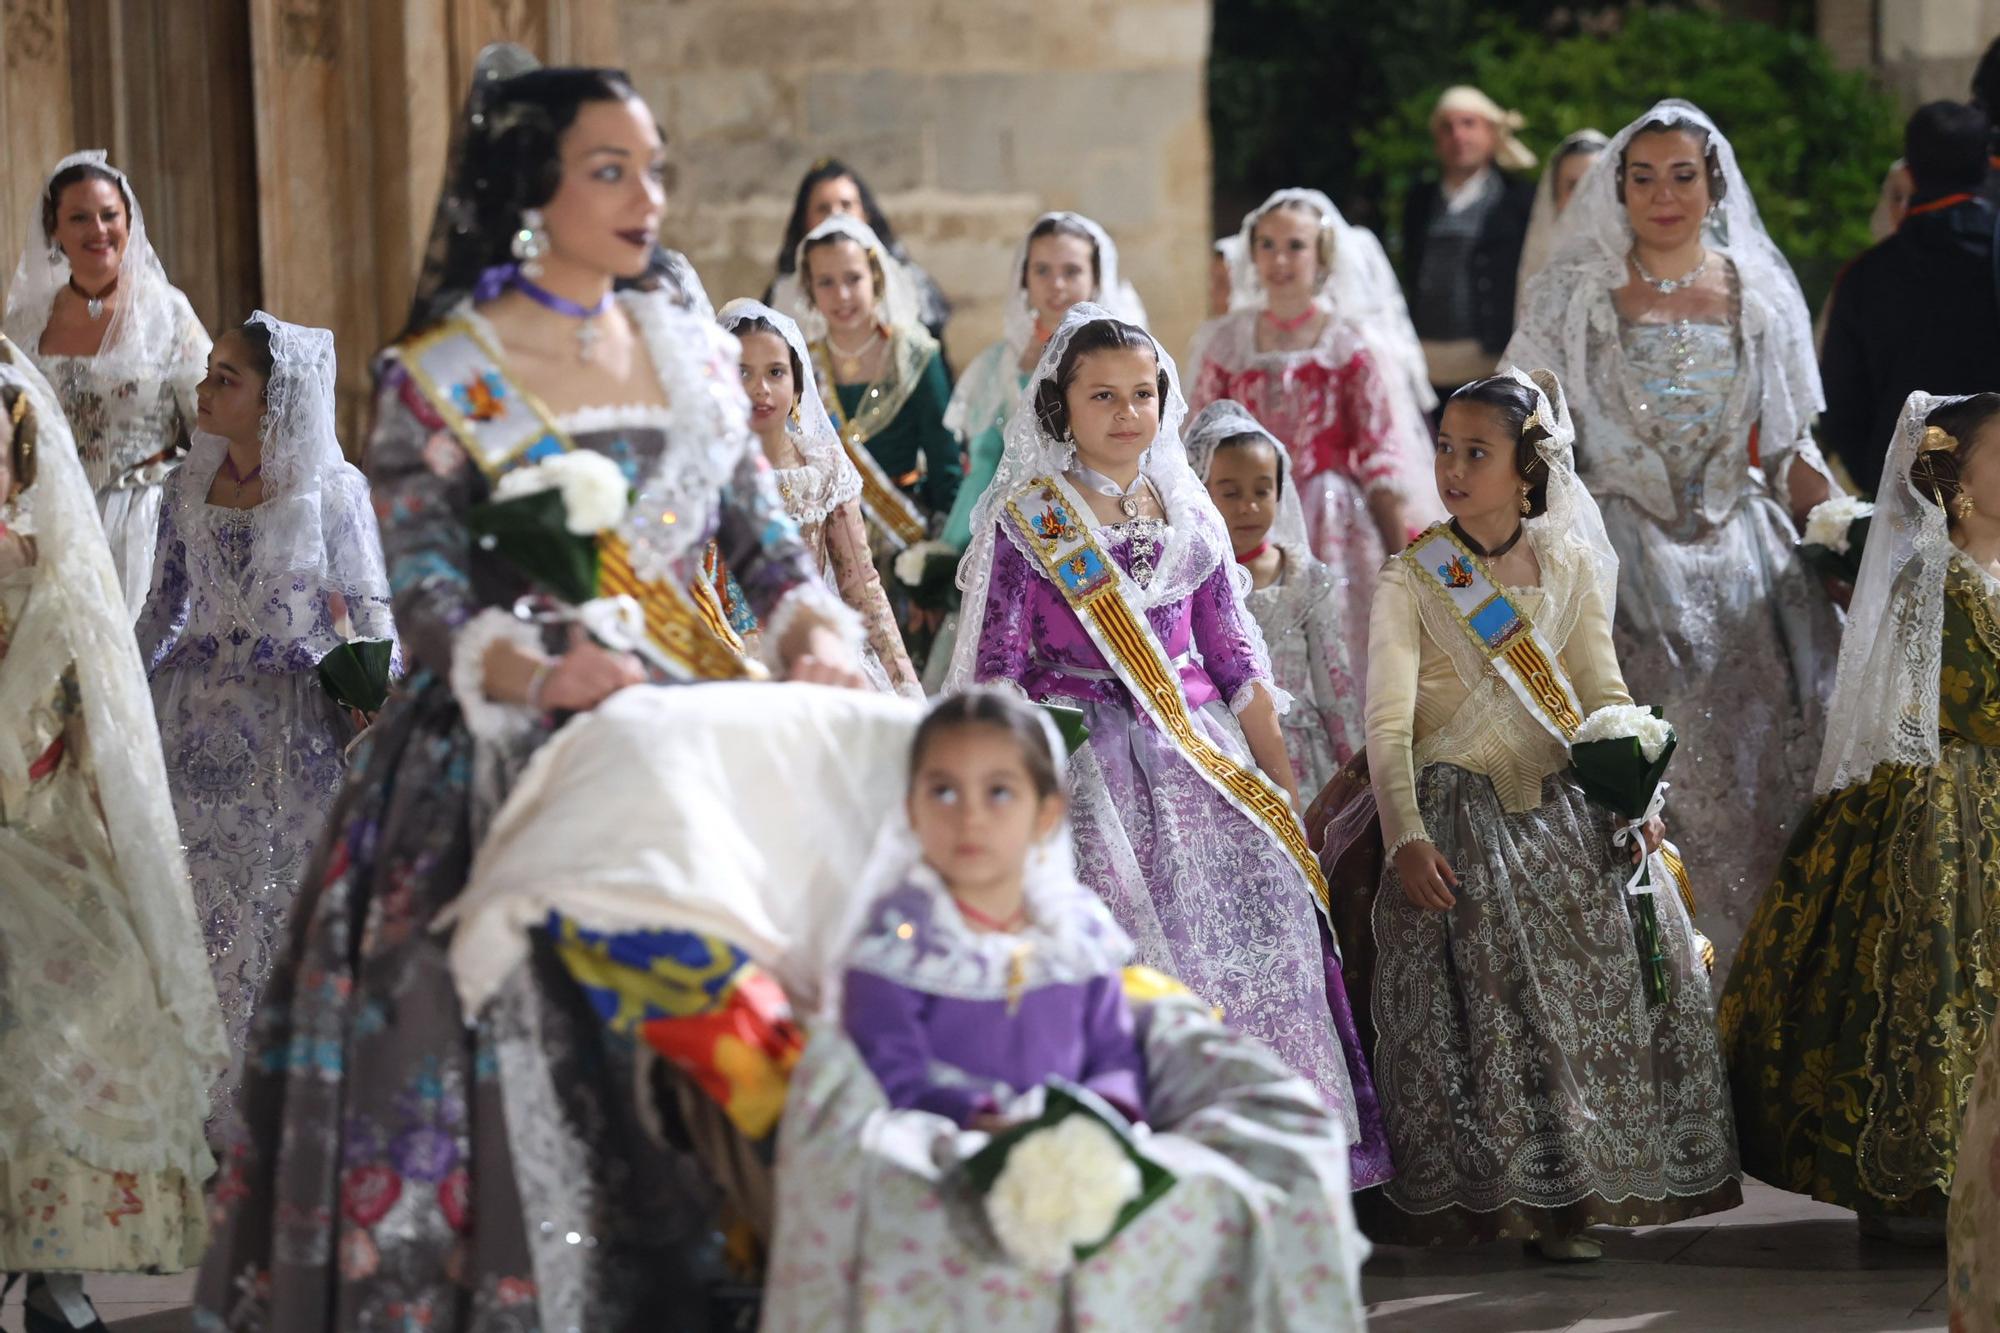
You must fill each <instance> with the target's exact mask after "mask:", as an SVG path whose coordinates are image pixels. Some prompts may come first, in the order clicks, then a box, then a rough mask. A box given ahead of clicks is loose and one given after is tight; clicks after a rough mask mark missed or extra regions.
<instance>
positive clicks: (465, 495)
mask: <svg viewBox="0 0 2000 1333" xmlns="http://www.w3.org/2000/svg"><path fill="white" fill-rule="evenodd" d="M374 420H375V429H374V433H373V434H371V435H370V436H369V439H368V484H369V488H370V491H371V492H372V495H373V498H374V506H375V518H376V522H377V526H378V527H379V529H380V531H381V539H382V557H383V562H384V564H385V566H386V568H387V570H388V575H389V590H390V595H391V598H392V602H393V605H394V616H395V624H396V628H397V631H398V633H399V636H400V638H401V641H402V647H403V652H404V656H405V659H406V661H414V663H415V664H416V665H420V666H424V667H428V668H429V669H431V670H432V671H434V672H436V673H437V674H438V675H440V676H443V677H446V678H450V677H451V675H452V643H453V640H454V639H455V638H456V636H457V634H458V632H459V630H460V628H461V627H463V626H464V625H465V624H466V622H467V621H469V620H471V619H472V617H473V615H474V614H475V613H476V612H477V611H478V610H479V599H478V597H477V595H476V594H475V593H474V591H473V582H472V569H471V565H472V536H471V533H470V532H469V530H468V529H467V527H466V522H465V519H466V514H467V513H468V512H469V511H470V510H471V508H472V506H473V505H474V504H476V503H478V501H479V500H480V499H481V498H482V497H483V496H484V495H485V492H486V482H485V480H484V478H483V477H481V475H480V473H479V469H478V468H476V467H474V466H473V463H472V459H471V458H470V457H469V456H468V455H467V454H466V452H465V450H464V448H463V447H462V446H461V445H460V444H459V443H458V441H457V440H456V439H455V438H454V437H453V436H452V434H451V432H450V431H449V430H448V429H446V427H445V424H444V422H443V420H442V419H441V418H439V417H438V416H437V415H436V413H434V412H433V411H432V410H431V408H430V406H429V405H428V404H427V403H425V402H424V401H423V398H422V397H421V395H420V394H419V393H418V390H417V387H416V385H415V384H414V383H413V382H412V381H411V379H410V377H409V374H408V373H407V372H406V371H405V370H404V369H403V368H402V366H401V365H399V364H398V363H396V362H395V361H394V360H389V361H385V362H384V363H383V365H382V367H381V369H380V371H379V372H378V377H377V382H376V392H375V416H374Z"/></svg>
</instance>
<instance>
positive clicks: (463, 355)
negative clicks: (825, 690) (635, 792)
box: [402, 319, 766, 681]
mask: <svg viewBox="0 0 2000 1333" xmlns="http://www.w3.org/2000/svg"><path fill="white" fill-rule="evenodd" d="M402 362H403V366H404V368H405V369H407V370H408V371H409V373H410V380H411V382H412V383H413V384H415V385H416V386H417V390H418V392H420V393H422V394H423V396H424V401H425V402H427V403H428V404H430V407H431V410H432V411H434V412H436V413H437V414H438V416H440V417H441V418H443V419H444V423H445V425H446V427H447V428H449V429H450V431H451V433H452V437H453V438H454V439H456V440H457V441H458V443H459V444H460V445H461V446H462V447H463V448H464V449H465V452H466V453H467V454H468V455H470V456H471V458H472V461H473V462H474V463H475V464H477V465H478V467H479V470H480V471H481V472H484V473H485V474H486V476H487V478H488V479H489V480H491V479H494V478H497V477H499V476H500V475H501V474H502V473H505V472H508V471H510V470H512V469H513V468H515V467H518V466H520V465H521V464H522V463H523V462H527V463H538V462H540V461H541V460H543V459H545V458H548V457H551V456H553V455H555V454H561V453H568V452H569V451H570V450H571V449H573V448H574V447H575V445H574V443H573V442H572V441H571V440H570V438H569V436H568V435H567V434H565V433H564V431H563V429H562V427H560V426H559V425H557V424H556V419H555V417H554V416H552V415H551V414H550V412H549V410H548V408H546V407H544V406H543V405H542V402H541V400H540V399H538V398H536V397H535V396H534V395H533V394H531V393H529V392H528V391H527V390H526V389H525V388H522V387H521V386H520V385H518V384H516V383H515V382H514V381H513V380H511V379H509V378H508V376H507V372H506V371H505V370H504V369H503V368H502V367H501V363H500V358H499V356H498V354H497V353H496V352H495V351H494V349H493V348H492V347H490V346H488V345H487V343H486V340H485V339H484V338H482V337H481V336H480V335H479V333H478V331H477V330H476V329H474V328H473V327H472V325H471V324H469V323H467V322H466V321H464V320H457V319H452V320H446V321H445V322H444V323H443V324H441V325H439V326H438V327H437V328H435V329H432V330H431V331H429V332H427V333H424V334H421V335H419V336H418V337H416V338H413V339H411V340H410V341H409V342H407V343H405V344H403V346H402ZM597 582H598V588H599V590H600V591H601V592H603V593H604V595H606V596H619V595H624V596H629V597H631V598H632V599H633V600H635V601H636V602H638V604H639V609H640V611H641V612H642V613H643V618H644V621H645V626H646V639H647V642H646V644H645V645H643V646H644V647H645V648H646V649H647V650H648V651H647V652H646V654H645V655H646V656H647V657H649V658H651V659H652V660H653V661H654V662H655V664H656V665H658V666H659V667H661V668H662V669H663V670H665V671H666V672H667V673H668V674H669V675H671V676H673V677H674V678H675V679H677V680H682V681H692V680H741V679H744V678H746V677H747V678H752V679H756V678H762V677H763V676H764V675H765V674H766V673H765V671H764V669H763V667H762V666H761V665H760V664H759V663H756V662H753V661H750V660H747V659H746V658H745V657H744V656H743V652H742V648H743V644H742V641H741V640H740V639H738V638H737V637H736V636H735V634H734V633H732V632H730V631H729V625H728V621H727V620H725V619H724V618H723V616H722V609H721V607H720V606H717V605H715V604H714V603H715V594H714V590H713V589H711V588H709V587H708V585H707V583H706V582H705V581H704V580H701V579H695V580H693V581H692V582H691V585H690V587H686V588H683V587H681V586H680V585H679V584H677V583H675V582H673V581H672V580H660V581H648V580H642V579H640V578H639V576H638V575H637V573H635V572H634V570H633V568H632V554H631V548H630V547H629V546H628V545H627V543H626V540H625V538H624V536H623V535H622V534H619V533H615V532H606V533H600V534H598V538H597Z"/></svg>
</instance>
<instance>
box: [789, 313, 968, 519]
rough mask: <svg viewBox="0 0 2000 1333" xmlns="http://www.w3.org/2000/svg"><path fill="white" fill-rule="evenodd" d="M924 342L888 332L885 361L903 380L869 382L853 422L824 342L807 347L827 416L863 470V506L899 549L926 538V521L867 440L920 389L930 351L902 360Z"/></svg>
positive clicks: (857, 467)
mask: <svg viewBox="0 0 2000 1333" xmlns="http://www.w3.org/2000/svg"><path fill="white" fill-rule="evenodd" d="M924 341H925V342H929V343H930V348H929V350H930V351H932V352H934V351H935V350H936V347H937V344H936V343H935V342H933V341H931V339H930V337H929V335H928V334H926V335H925V336H924ZM921 346H922V345H921V344H919V343H913V342H911V341H910V335H909V334H907V333H903V332H898V333H895V334H892V335H891V336H890V343H889V352H888V358H887V361H886V362H885V364H886V365H887V366H888V367H889V368H890V369H891V370H896V369H901V370H902V372H903V373H902V375H901V376H900V378H898V379H896V380H893V381H890V382H888V387H887V388H884V387H883V381H881V380H877V381H876V382H875V383H873V384H870V385H869V386H868V393H869V395H870V397H868V398H867V399H865V400H864V401H863V405H862V408H861V411H859V412H857V413H856V414H855V416H854V420H853V421H851V422H850V421H849V420H847V414H846V413H845V412H843V411H842V410H841V406H840V393H839V389H838V386H836V385H835V383H834V379H833V368H832V367H831V366H830V365H828V363H827V359H826V344H825V342H824V340H822V341H820V342H816V343H814V344H813V345H812V347H811V348H810V349H809V350H810V351H811V353H812V359H813V373H814V374H815V375H816V376H818V378H819V384H820V390H821V392H820V398H821V400H822V401H823V402H824V403H825V406H826V412H827V415H828V416H829V417H831V418H832V419H833V428H834V430H835V432H836V433H837V434H838V435H839V436H840V443H841V447H842V448H844V449H846V450H847V457H848V460H849V461H850V462H852V463H853V464H854V470H855V471H856V472H859V473H860V474H861V507H862V509H863V510H864V511H865V512H866V514H867V515H868V517H869V518H871V519H873V520H874V522H875V525H876V526H877V527H878V528H881V529H882V530H883V531H884V532H885V533H887V534H888V535H889V536H890V537H891V538H893V539H894V540H895V541H896V542H897V544H898V545H899V547H904V546H914V545H916V544H917V543H918V542H920V541H922V540H923V539H924V536H925V534H926V532H927V531H928V528H927V527H926V525H925V523H924V516H923V512H922V511H921V510H919V509H918V508H917V506H916V503H915V502H914V501H912V500H911V499H910V497H909V496H907V495H905V494H904V493H903V491H902V488H901V487H899V486H897V485H896V483H895V480H894V479H893V478H892V477H890V476H889V474H888V473H887V472H884V471H883V470H882V465H881V464H880V463H878V462H876V461H875V455H874V454H872V453H870V452H869V450H868V441H869V440H870V439H872V438H874V436H875V434H876V432H877V431H879V430H881V429H882V428H883V427H884V426H886V425H888V424H889V423H890V422H891V421H894V420H895V419H896V413H898V412H900V411H901V410H902V409H903V404H905V403H907V402H908V401H909V400H910V395H911V394H912V393H913V392H915V391H916V387H917V381H918V380H919V379H921V378H922V377H923V373H924V370H925V368H926V367H927V366H929V364H930V357H929V356H928V355H926V356H923V357H921V358H917V359H916V360H915V365H914V366H913V367H912V366H902V365H900V361H901V360H902V359H907V358H906V356H905V353H906V351H907V350H908V349H912V348H916V349H921Z"/></svg>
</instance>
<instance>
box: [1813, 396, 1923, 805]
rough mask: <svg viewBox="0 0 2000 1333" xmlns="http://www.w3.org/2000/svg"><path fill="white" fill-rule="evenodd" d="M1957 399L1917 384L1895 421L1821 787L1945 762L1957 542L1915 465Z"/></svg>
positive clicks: (1830, 719) (1851, 611)
mask: <svg viewBox="0 0 2000 1333" xmlns="http://www.w3.org/2000/svg"><path fill="white" fill-rule="evenodd" d="M1956 401H1959V400H1957V399H1955V398H1942V397H1935V396H1933V395H1931V394H1927V393H1922V392H1918V393H1913V394H1911V395H1910V396H1909V399H1908V400H1907V401H1905V402H1904V404H1903V414H1902V416H1901V418H1899V419H1898V420H1897V422H1896V438H1895V439H1894V440H1892V441H1891V442H1890V445H1889V458H1888V462H1887V464H1886V466H1885V467H1884V468H1883V471H1882V492H1881V494H1880V495H1878V496H1877V497H1876V499H1875V516H1874V518H1873V519H1872V520H1871V521H1870V522H1869V525H1868V546H1867V549H1866V550H1864V551H1863V552H1862V556H1861V573H1860V576H1859V577H1858V578H1857V579H1856V580H1855V584H1854V598H1853V601H1852V602H1851V603H1850V604H1849V606H1848V612H1847V623H1848V625H1849V626H1850V630H1849V632H1848V634H1847V635H1846V636H1845V637H1844V638H1843V639H1842V641H1841V645H1840V675H1839V677H1838V679H1837V680H1836V681H1835V684H1834V687H1833V703H1832V705H1831V706H1830V707H1829V708H1828V710H1827V722H1826V744H1825V747H1824V748H1823V749H1822V750H1821V751H1820V760H1819V772H1818V773H1817V774H1816V775H1815V777H1814V779H1813V790H1814V792H1815V793H1816V794H1819V795H1825V794H1826V793H1828V792H1835V791H1840V790H1841V789H1843V788H1846V787H1851V786H1853V785H1854V784H1855V783H1857V782H1866V781H1867V780H1868V777H1869V775H1870V774H1872V773H1873V772H1874V771H1875V768H1876V766H1877V765H1879V764H1915V765H1919V766H1928V765H1931V764H1935V763H1937V761H1938V756H1939V753H1940V750H1939V745H1938V685H1939V674H1940V669H1941V666H1942V663H1943V643H1944V602H1945V591H1944V584H1945V571H1946V570H1947V569H1949V568H1950V566H1951V560H1952V555H1953V553H1954V552H1955V551H1956V549H1957V548H1956V547H1954V546H1953V545H1952V544H1951V533H1950V530H1949V527H1948V525H1947V523H1946V522H1945V516H1944V510H1942V509H1940V508H1939V507H1938V505H1937V504H1936V502H1935V501H1933V500H1932V499H1931V498H1930V497H1928V496H1921V495H1919V494H1918V493H1917V490H1916V488H1915V487H1914V486H1912V485H1911V483H1910V465H1911V464H1912V463H1914V462H1916V459H1917V455H1918V453H1919V452H1920V451H1921V450H1922V447H1923V440H1924V421H1925V419H1926V418H1928V417H1929V416H1930V414H1931V413H1932V412H1934V411H1935V410H1937V409H1938V408H1940V407H1944V406H1946V405H1947V404H1950V403H1953V402H1956ZM1863 626H1872V627H1875V628H1874V632H1872V633H1867V632H1863V631H1862V630H1861V629H1859V628H1857V627H1863Z"/></svg>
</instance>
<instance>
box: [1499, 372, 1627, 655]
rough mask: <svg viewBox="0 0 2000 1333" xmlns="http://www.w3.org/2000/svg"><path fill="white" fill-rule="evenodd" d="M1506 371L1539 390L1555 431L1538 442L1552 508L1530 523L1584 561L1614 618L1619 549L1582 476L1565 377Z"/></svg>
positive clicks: (1558, 548) (1539, 408) (1544, 420)
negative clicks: (1547, 479) (1547, 475)
mask: <svg viewBox="0 0 2000 1333" xmlns="http://www.w3.org/2000/svg"><path fill="white" fill-rule="evenodd" d="M1500 373H1501V374H1502V375H1504V376H1505V377H1506V378H1508V379H1511V380H1513V381H1514V382H1515V383H1517V384H1520V385H1522V386H1524V387H1525V388H1527V389H1528V390H1529V391H1530V392H1532V393H1533V394H1534V395H1535V419H1536V420H1538V421H1539V422H1540V423H1541V424H1542V426H1543V428H1544V429H1546V430H1547V431H1548V432H1549V435H1548V438H1547V439H1545V440H1543V441H1542V442H1541V443H1540V444H1538V445H1536V446H1535V452H1536V453H1537V454H1539V455H1540V456H1541V459H1542V461H1543V462H1545V463H1547V464H1548V466H1549V491H1548V497H1549V502H1548V508H1547V509H1546V510H1545V511H1543V513H1542V514H1541V515H1540V516H1539V517H1536V518H1531V519H1528V520H1527V522H1526V524H1525V526H1526V527H1527V529H1528V531H1529V532H1531V533H1533V534H1535V536H1536V537H1537V538H1538V539H1539V540H1538V541H1537V543H1536V544H1537V546H1538V547H1539V548H1540V549H1541V550H1543V551H1547V552H1552V553H1554V554H1555V555H1556V557H1557V558H1558V559H1571V560H1575V561H1578V562H1580V563H1581V565H1582V567H1583V568H1584V569H1585V570H1586V571H1587V572H1588V573H1589V575H1590V577H1591V580H1592V582H1594V583H1595V584H1596V585H1597V595H1598V596H1599V597H1600V598H1602V599H1603V601H1604V616H1605V619H1606V620H1609V619H1611V617H1612V616H1613V615H1615V614H1616V613H1617V610H1618V551H1617V549H1616V548H1615V547H1613V546H1612V545H1611V537H1610V534H1608V533H1607V532H1605V530H1604V515H1603V513H1602V512H1601V511H1599V509H1598V507H1597V501H1596V500H1594V499H1592V498H1591V494H1590V490H1589V488H1587V487H1586V486H1585V485H1584V484H1583V479H1582V478H1581V477H1579V476H1577V475H1576V423H1575V421H1574V420H1573V419H1572V418H1571V416H1570V411H1569V404H1568V402H1567V401H1566V399H1567V394H1566V393H1565V392H1564V390H1563V385H1562V382H1561V381H1560V380H1559V379H1557V378H1556V375H1555V372H1554V371H1550V370H1535V371H1532V372H1530V371H1524V370H1519V369H1516V368H1515V367H1513V366H1509V367H1507V368H1506V369H1505V370H1503V371H1501V372H1500Z"/></svg>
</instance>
